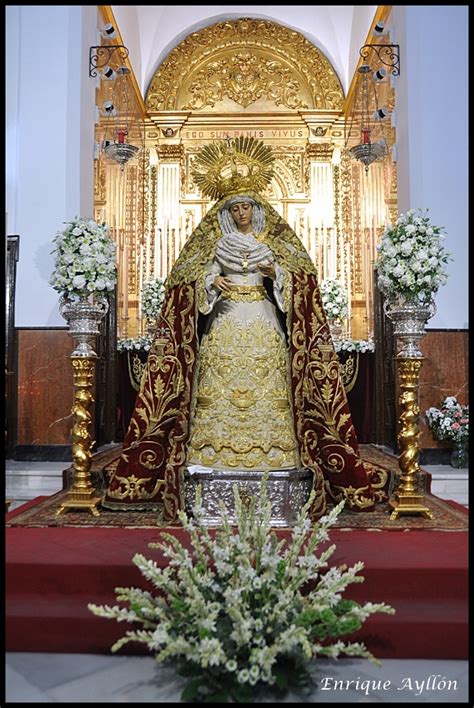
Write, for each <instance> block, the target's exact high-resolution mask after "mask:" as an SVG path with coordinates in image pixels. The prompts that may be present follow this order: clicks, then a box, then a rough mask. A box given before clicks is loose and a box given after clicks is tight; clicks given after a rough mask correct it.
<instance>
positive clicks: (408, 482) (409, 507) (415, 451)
mask: <svg viewBox="0 0 474 708" xmlns="http://www.w3.org/2000/svg"><path fill="white" fill-rule="evenodd" d="M384 308H385V312H386V314H387V316H388V317H390V319H391V320H392V322H393V324H394V329H393V333H394V336H395V337H398V338H399V339H400V340H401V341H402V342H403V345H404V346H403V347H402V349H401V351H400V352H399V353H398V354H397V356H396V357H395V361H396V365H397V374H398V382H399V387H400V394H399V397H398V402H399V404H400V408H401V413H400V417H399V420H398V423H399V433H398V435H397V440H398V444H399V446H400V450H401V452H400V456H399V458H398V464H399V467H400V469H401V472H402V475H401V481H400V485H399V487H398V488H397V490H396V492H395V493H394V495H393V497H392V499H391V500H390V502H389V505H390V507H391V508H392V509H393V511H392V513H391V515H390V518H391V519H393V520H395V519H397V518H398V517H399V516H401V515H421V516H424V517H426V518H429V519H431V518H432V516H433V515H432V513H431V511H430V510H429V509H428V508H427V507H426V505H425V504H424V494H423V491H422V490H420V488H419V484H418V483H417V475H419V474H420V473H421V470H420V467H419V465H418V457H419V454H420V449H419V437H420V431H419V428H418V416H419V413H420V408H419V406H418V389H419V376H420V370H421V367H422V365H423V362H424V357H423V354H422V353H421V351H420V349H419V347H418V342H419V340H420V339H421V337H422V336H423V335H424V330H425V325H426V322H427V321H428V319H430V317H432V316H433V315H434V313H435V305H434V303H433V302H430V303H428V304H426V305H420V304H415V303H414V304H408V303H403V304H399V305H390V304H388V303H387V302H386V303H385V305H384Z"/></svg>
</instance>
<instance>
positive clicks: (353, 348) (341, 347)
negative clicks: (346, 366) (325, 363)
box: [334, 339, 375, 354]
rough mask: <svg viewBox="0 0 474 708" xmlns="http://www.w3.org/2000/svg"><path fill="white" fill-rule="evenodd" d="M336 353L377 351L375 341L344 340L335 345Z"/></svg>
mask: <svg viewBox="0 0 474 708" xmlns="http://www.w3.org/2000/svg"><path fill="white" fill-rule="evenodd" d="M334 348H335V350H336V352H360V353H361V354H364V353H365V352H374V351H375V342H374V340H373V339H343V340H342V341H338V340H336V342H335V343H334Z"/></svg>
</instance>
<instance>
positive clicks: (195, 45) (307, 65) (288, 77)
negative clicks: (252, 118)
mask: <svg viewBox="0 0 474 708" xmlns="http://www.w3.org/2000/svg"><path fill="white" fill-rule="evenodd" d="M343 100H344V94H343V90H342V86H341V83H340V81H339V78H338V77H337V75H336V72H335V71H334V69H333V67H332V65H331V63H330V62H329V60H328V59H327V58H326V57H325V56H324V54H323V53H322V52H321V51H320V50H319V49H318V48H317V47H315V46H314V45H313V44H311V42H309V41H308V40H307V39H306V38H305V37H303V35H302V34H300V33H299V32H296V31H295V30H290V29H288V28H287V27H284V26H282V25H279V24H276V23H275V22H270V21H267V20H261V19H250V18H244V19H239V20H232V21H231V20H229V21H227V22H219V23H217V24H214V25H211V26H210V27H205V28H204V29H201V30H199V31H197V32H192V33H191V34H189V35H188V36H187V37H186V38H185V39H184V40H183V41H182V42H181V43H180V44H179V45H178V46H177V47H175V49H173V50H172V51H171V52H170V54H169V55H168V57H167V58H166V59H165V61H164V62H163V63H162V64H161V66H160V67H159V68H158V69H157V71H156V72H155V75H154V77H153V79H152V81H151V83H150V87H149V89H148V92H147V96H146V107H147V110H148V112H149V114H150V115H152V114H153V113H154V112H161V111H182V110H186V111H193V112H195V111H197V112H199V111H202V112H206V113H213V112H216V113H222V112H224V113H228V112H235V111H239V112H241V111H245V112H258V113H262V112H265V111H272V112H274V111H289V110H299V109H303V110H304V109H313V110H314V109H319V110H339V109H341V107H342V103H343Z"/></svg>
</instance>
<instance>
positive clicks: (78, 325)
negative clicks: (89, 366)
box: [59, 293, 109, 357]
mask: <svg viewBox="0 0 474 708" xmlns="http://www.w3.org/2000/svg"><path fill="white" fill-rule="evenodd" d="M91 300H92V301H91ZM108 309H109V303H108V300H107V298H106V297H105V296H104V295H94V296H93V297H92V298H91V295H90V293H84V294H83V295H80V296H78V297H77V299H76V300H70V299H68V298H66V297H64V296H63V297H61V299H60V304H59V311H60V313H61V315H62V316H63V317H64V319H65V320H66V321H67V323H68V325H69V334H70V335H71V337H73V338H74V340H75V344H76V348H75V349H74V351H73V353H72V354H71V356H83V357H96V356H97V354H96V352H95V350H94V346H93V345H94V344H95V338H96V336H97V335H98V334H99V323H100V321H101V320H102V318H103V317H105V315H106V314H107V311H108Z"/></svg>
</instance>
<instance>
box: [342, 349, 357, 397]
mask: <svg viewBox="0 0 474 708" xmlns="http://www.w3.org/2000/svg"><path fill="white" fill-rule="evenodd" d="M339 366H340V368H341V376H342V383H343V384H344V388H345V390H346V393H349V392H350V391H352V389H353V388H354V386H355V383H356V381H357V376H358V374H359V352H354V353H353V354H349V356H348V357H347V360H346V361H345V362H341V363H340V364H339Z"/></svg>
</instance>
